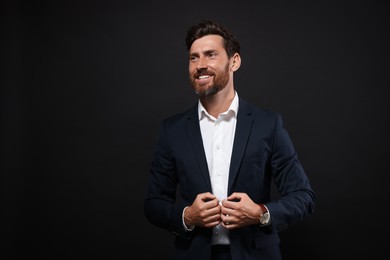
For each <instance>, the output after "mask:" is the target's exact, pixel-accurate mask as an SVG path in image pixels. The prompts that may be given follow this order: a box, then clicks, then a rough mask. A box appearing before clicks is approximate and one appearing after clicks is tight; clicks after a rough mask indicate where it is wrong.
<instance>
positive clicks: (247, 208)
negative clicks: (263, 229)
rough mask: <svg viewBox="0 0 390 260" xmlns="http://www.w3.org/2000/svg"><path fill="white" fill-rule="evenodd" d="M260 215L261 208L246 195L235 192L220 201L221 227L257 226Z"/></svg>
mask: <svg viewBox="0 0 390 260" xmlns="http://www.w3.org/2000/svg"><path fill="white" fill-rule="evenodd" d="M262 213H263V211H262V209H261V207H260V206H259V205H258V204H256V203H254V202H253V201H252V200H251V198H249V196H248V195H247V194H246V193H241V192H235V193H233V194H232V195H230V196H229V197H228V198H226V199H225V200H223V201H222V206H221V219H222V225H223V226H224V227H225V228H227V229H235V228H239V227H243V226H248V225H253V224H258V223H259V217H260V215H261V214H262Z"/></svg>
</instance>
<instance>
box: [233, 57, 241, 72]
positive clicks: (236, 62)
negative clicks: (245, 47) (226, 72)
mask: <svg viewBox="0 0 390 260" xmlns="http://www.w3.org/2000/svg"><path fill="white" fill-rule="evenodd" d="M231 60H232V63H231V66H230V70H231V71H232V72H235V71H237V70H238V69H239V68H240V66H241V56H240V54H238V53H235V54H234V55H233V57H232V58H231Z"/></svg>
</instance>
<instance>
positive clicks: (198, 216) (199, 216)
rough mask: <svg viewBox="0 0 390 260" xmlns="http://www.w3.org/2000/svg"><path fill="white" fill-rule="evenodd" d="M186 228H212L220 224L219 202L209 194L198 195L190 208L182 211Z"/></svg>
mask: <svg viewBox="0 0 390 260" xmlns="http://www.w3.org/2000/svg"><path fill="white" fill-rule="evenodd" d="M184 222H185V224H186V226H188V227H190V226H199V227H206V228H212V227H215V226H217V225H218V224H219V223H220V222H221V206H220V205H219V200H218V199H217V197H215V196H214V195H213V194H211V193H210V192H205V193H201V194H198V195H197V196H196V198H195V200H194V202H193V203H192V205H191V206H188V207H187V209H186V210H185V211H184Z"/></svg>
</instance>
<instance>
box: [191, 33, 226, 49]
mask: <svg viewBox="0 0 390 260" xmlns="http://www.w3.org/2000/svg"><path fill="white" fill-rule="evenodd" d="M220 49H224V45H223V38H222V36H220V35H214V34H211V35H206V36H203V37H202V38H199V39H197V40H195V41H194V42H193V43H192V45H191V49H190V53H194V52H204V51H208V50H220Z"/></svg>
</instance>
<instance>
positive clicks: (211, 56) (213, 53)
mask: <svg viewBox="0 0 390 260" xmlns="http://www.w3.org/2000/svg"><path fill="white" fill-rule="evenodd" d="M208 56H209V58H214V57H215V56H217V53H215V52H210V53H209V55H208Z"/></svg>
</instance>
